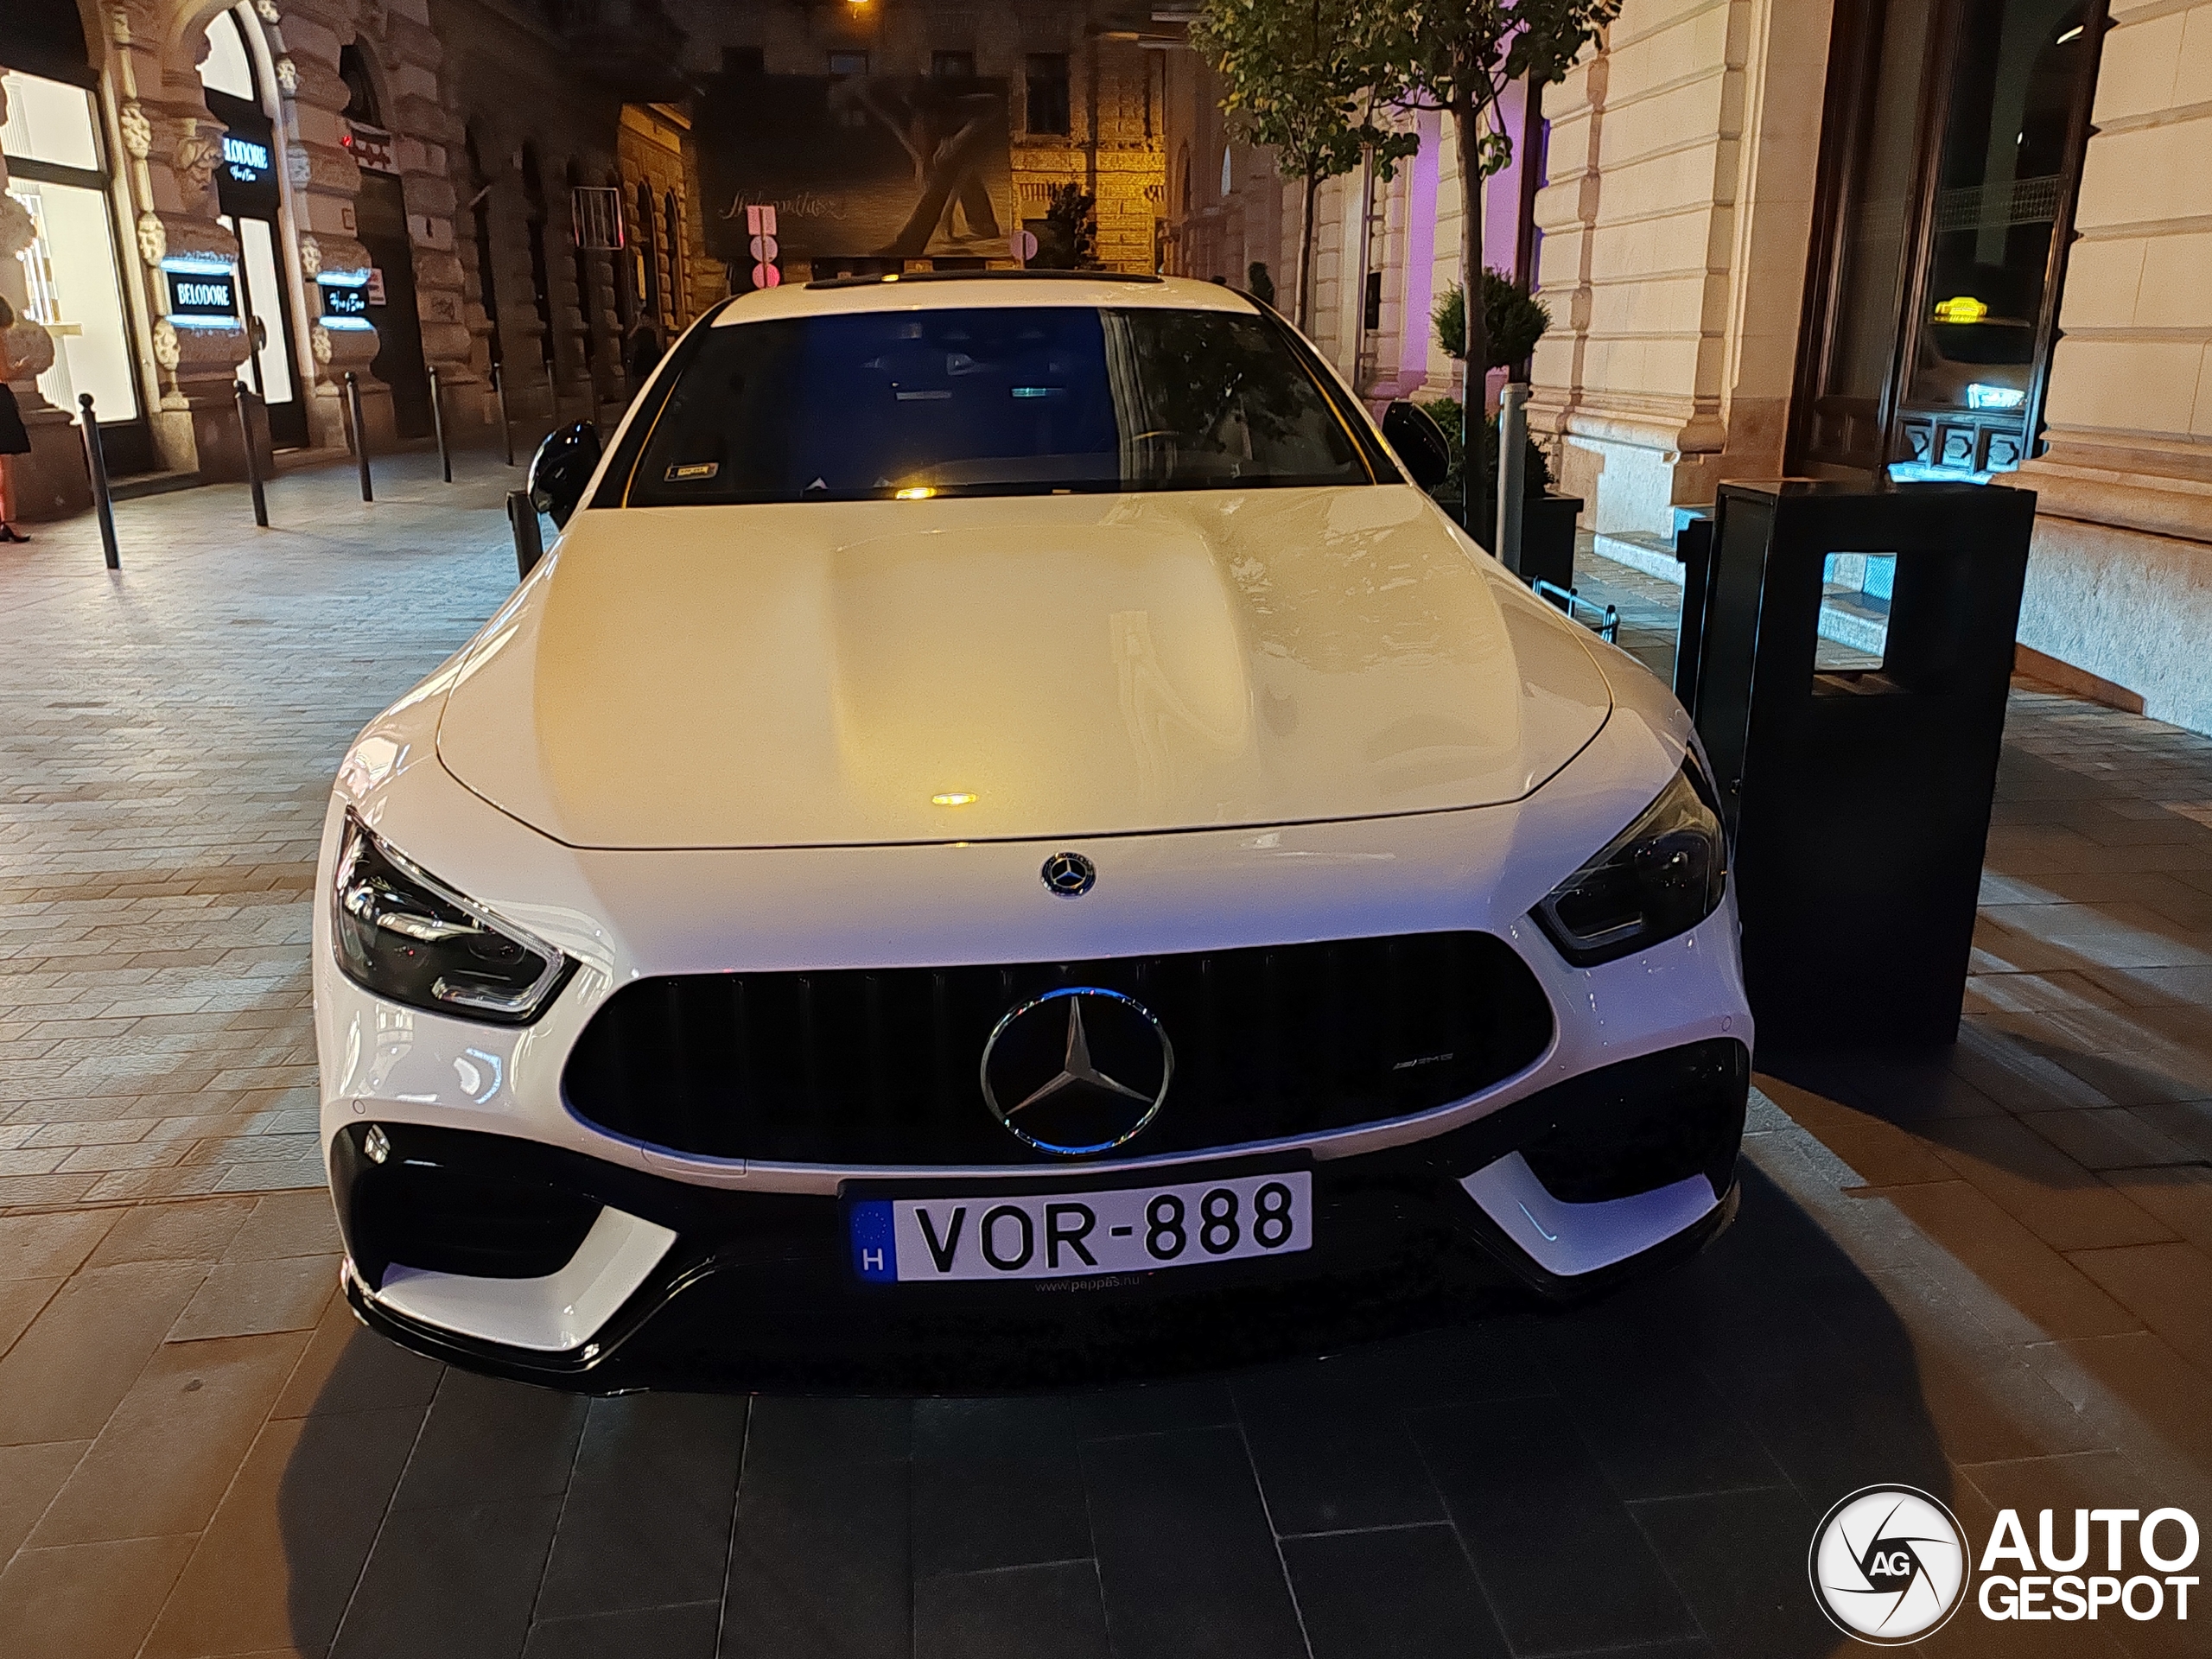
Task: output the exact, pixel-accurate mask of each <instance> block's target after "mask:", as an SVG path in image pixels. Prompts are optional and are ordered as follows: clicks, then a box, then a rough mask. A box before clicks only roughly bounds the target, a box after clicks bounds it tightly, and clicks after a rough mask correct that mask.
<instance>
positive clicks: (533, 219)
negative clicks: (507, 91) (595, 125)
mask: <svg viewBox="0 0 2212 1659" xmlns="http://www.w3.org/2000/svg"><path fill="white" fill-rule="evenodd" d="M522 200H523V208H524V213H526V214H527V215H528V217H529V221H530V296H531V302H532V303H533V304H535V306H536V307H537V350H538V354H539V355H540V356H541V357H543V359H545V371H546V372H547V373H548V374H550V373H551V372H553V360H554V359H553V279H552V277H551V274H550V271H549V270H547V267H546V263H545V175H544V174H543V171H541V170H540V169H539V168H538V165H537V145H535V144H532V143H525V144H524V145H523V147H522Z"/></svg>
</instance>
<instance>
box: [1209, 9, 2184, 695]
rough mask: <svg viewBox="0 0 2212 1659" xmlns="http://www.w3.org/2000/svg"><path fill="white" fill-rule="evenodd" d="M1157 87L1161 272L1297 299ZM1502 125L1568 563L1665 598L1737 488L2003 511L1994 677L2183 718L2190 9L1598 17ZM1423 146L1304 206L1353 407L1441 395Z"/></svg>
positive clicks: (1254, 178)
mask: <svg viewBox="0 0 2212 1659" xmlns="http://www.w3.org/2000/svg"><path fill="white" fill-rule="evenodd" d="M1168 84H1169V87H1170V97H1169V107H1170V111H1171V113H1170V119H1169V132H1170V143H1171V147H1172V160H1171V174H1170V188H1171V204H1170V212H1169V216H1168V225H1167V226H1166V232H1165V235H1166V240H1167V243H1168V246H1169V250H1170V251H1169V256H1168V258H1169V264H1170V265H1171V267H1172V268H1173V269H1177V270H1183V271H1185V272H1187V273H1189V274H1192V275H1196V276H1202V277H1211V276H1217V275H1219V276H1224V277H1227V278H1228V279H1229V280H1230V281H1232V282H1237V283H1242V282H1243V281H1244V280H1245V277H1244V270H1245V268H1246V264H1248V263H1249V262H1250V261H1254V260H1262V259H1265V260H1267V262H1268V264H1269V265H1270V275H1271V276H1272V277H1273V282H1274V289H1275V291H1276V295H1277V300H1278V303H1279V304H1281V305H1282V306H1283V308H1285V309H1286V310H1287V309H1289V308H1290V304H1291V298H1290V296H1292V295H1293V294H1294V271H1295V268H1296V267H1295V255H1296V245H1297V225H1298V219H1299V210H1298V200H1297V192H1296V190H1295V188H1294V187H1293V186H1291V185H1289V184H1287V182H1286V181H1283V180H1282V179H1281V178H1280V176H1279V175H1277V174H1276V173H1275V171H1274V168H1273V167H1272V166H1271V165H1270V163H1269V161H1268V157H1267V156H1264V155H1262V154H1260V153H1257V152H1252V151H1249V150H1248V149H1244V148H1243V147H1241V146H1239V145H1237V144H1236V143H1235V142H1234V135H1233V130H1231V129H1230V128H1229V127H1228V126H1226V125H1225V124H1224V119H1223V117H1222V115H1221V112H1220V111H1219V110H1218V108H1217V107H1216V103H1217V93H1216V90H1215V89H1214V87H1213V86H1212V85H1211V78H1210V77H1209V76H1208V75H1207V74H1206V73H1205V70H1204V68H1203V66H1200V65H1198V64H1196V63H1195V61H1194V60H1192V59H1191V57H1190V55H1189V54H1188V53H1187V52H1185V53H1182V54H1175V55H1173V56H1171V61H1170V68H1169V72H1168ZM1408 119H1411V118H1408ZM1507 120H1508V124H1509V127H1510V128H1512V129H1513V130H1515V136H1516V152H1517V154H1516V168H1518V169H1519V171H1518V174H1517V176H1516V175H1501V178H1499V179H1493V180H1491V181H1488V182H1487V183H1486V185H1485V195H1484V202H1485V207H1484V237H1485V245H1486V257H1488V259H1489V261H1490V263H1491V264H1492V266H1493V268H1495V269H1497V270H1505V271H1510V272H1514V273H1515V274H1516V275H1521V276H1523V277H1528V278H1531V279H1533V284H1532V285H1533V286H1534V287H1535V290H1536V292H1537V295H1538V297H1539V298H1540V299H1541V300H1542V301H1543V302H1544V303H1545V304H1546V306H1547V308H1548V310H1549V312H1550V314H1551V318H1552V324H1551V327H1550V329H1549V331H1548V334H1546V335H1545V337H1544V339H1543V340H1542V341H1541V344H1539V346H1537V348H1536V351H1535V356H1534V359H1533V361H1532V363H1531V365H1530V378H1531V379H1532V381H1533V385H1532V389H1531V397H1530V404H1529V411H1530V419H1531V423H1532V425H1533V427H1534V428H1535V430H1536V432H1537V433H1538V435H1539V436H1540V438H1541V441H1542V442H1544V443H1545V445H1546V447H1547V448H1548V451H1549V453H1550V457H1551V461H1552V467H1553V473H1554V478H1555V480H1556V487H1557V488H1558V489H1559V490H1560V491H1561V492H1562V493H1566V494H1569V495H1573V496H1577V497H1580V499H1581V500H1582V501H1583V504H1584V505H1583V509H1582V523H1583V525H1584V526H1585V528H1586V529H1587V530H1588V531H1592V533H1593V535H1594V537H1595V543H1596V547H1597V550H1598V551H1599V552H1601V553H1604V554H1606V555H1608V556H1612V557H1615V558H1618V559H1620V560H1623V561H1625V562H1627V563H1632V564H1637V565H1639V566H1641V567H1643V568H1644V569H1648V570H1650V571H1653V572H1654V573H1656V574H1662V575H1671V574H1674V573H1675V572H1676V571H1677V570H1678V569H1679V567H1678V566H1677V565H1676V564H1675V561H1674V559H1673V557H1672V555H1671V551H1670V550H1671V546H1672V543H1673V538H1674V534H1675V512H1676V510H1677V509H1678V508H1681V507H1686V506H1692V505H1703V504H1706V503H1709V502H1711V501H1712V500H1713V499H1714V496H1715V493H1716V492H1717V490H1718V488H1719V485H1720V484H1721V483H1722V482H1723V481H1725V480H1728V479H1732V478H1773V477H1777V476H1799V477H1820V478H1832V479H1840V480H1862V481H1872V480H1877V479H1881V478H1887V479H1893V480H1911V479H1916V478H1952V479H1972V480H1979V481H1982V482H1985V483H1987V484H1990V485H1991V486H2013V487H2023V488H2032V489H2034V490H2035V491H2036V492H2037V504H2038V518H2037V531H2036V538H2035V543H2034V548H2033V552H2032V556H2031V562H2030V567H2029V575H2028V588H2027V595H2026V600H2025V603H2024V609H2023V613H2022V616H2021V620H2020V628H2019V635H2018V639H2019V644H2020V647H2021V651H2022V660H2023V663H2024V665H2026V666H2028V667H2029V668H2031V669H2032V670H2033V671H2036V672H2037V673H2039V674H2042V675H2044V676H2045V677H2054V678H2056V679H2058V680H2060V681H2061V682H2063V683H2069V684H2071V685H2073V686H2074V687H2075V688H2076V689H2078V690H2082V691H2084V692H2086V693H2088V695H2092V696H2098V697H2101V698H2104V699H2106V700H2107V701H2111V702H2116V703H2119V704H2120V705H2122V706H2126V707H2132V708H2140V709H2145V710H2146V711H2147V712H2149V713H2150V714H2152V715H2157V716H2159V717H2161V718H2164V719H2167V720H2171V721H2176V722H2177V723H2179V724H2182V725H2185V726H2189V727H2191V728H2195V729H2197V730H2201V731H2202V730H2212V674H2207V673H2206V672H2205V671H2204V670H2203V668H2202V650H2201V645H2200V644H2199V643H2198V642H2201V641H2202V640H2203V639H2206V638H2209V637H2212V280H2208V279H2207V277H2206V275H2205V273H2206V272H2207V271H2208V270H2212V243H2208V242H2207V239H2206V238H2207V236H2208V234H2212V232H2207V231H2206V229H2205V226H2206V225H2207V224H2208V222H2212V219H2208V213H2212V207H2208V204H2207V201H2206V200H2205V192H2206V190H2207V189H2208V188H2212V187H2208V185H2207V183H2206V179H2207V176H2208V175H2207V170H2206V168H2205V167H2204V165H2203V162H2204V159H2205V158H2206V157H2207V156H2212V4H2208V3H2205V0H2196V3H2186V0H2183V3H2176V0H2142V3H2132V0H2111V3H2109V4H2107V3H2103V0H1722V3H1717V4H1707V5H1697V6H1685V5H1682V4H1681V3H1678V0H1625V3H1624V5H1623V8H1622V10H1621V13H1620V16H1619V17H1618V19H1617V21H1616V22H1614V23H1613V24H1612V26H1611V29H1609V30H1608V31H1607V33H1606V35H1605V37H1604V38H1603V39H1602V40H1601V41H1599V43H1598V44H1597V45H1596V46H1595V47H1594V48H1593V49H1592V50H1591V51H1589V52H1587V53H1586V54H1585V55H1584V57H1583V58H1582V60H1580V62H1579V63H1577V64H1576V65H1575V66H1574V67H1573V70H1572V71H1571V72H1570V73H1569V74H1568V75H1567V78H1566V79H1565V80H1564V81H1563V82H1561V83H1560V84H1559V85H1556V86H1551V87H1548V88H1547V89H1545V91H1544V92H1543V94H1542V97H1541V100H1540V107H1539V109H1538V111H1536V118H1535V119H1533V120H1530V119H1528V118H1526V116H1524V115H1518V114H1516V113H1513V112H1509V113H1508V117H1507ZM1522 123H1525V124H1522ZM1439 136H1440V137H1448V135H1439ZM1430 140H1431V135H1430V134H1429V133H1428V131H1427V130H1425V129H1424V130H1423V131H1422V146H1421V154H1420V156H1417V157H1415V158H1414V160H1413V161H1412V162H1409V163H1406V164H1403V165H1402V166H1401V168H1400V169H1399V176H1398V177H1397V178H1396V179H1395V180H1392V181H1377V180H1376V179H1375V178H1374V177H1373V176H1372V174H1371V172H1362V173H1358V174H1355V175H1351V176H1349V177H1347V178H1345V179H1343V180H1338V181H1330V182H1329V183H1328V184H1325V185H1324V187H1323V188H1322V190H1321V193H1320V198H1319V204H1318V208H1317V213H1316V220H1317V224H1316V232H1315V253H1314V259H1315V282H1314V285H1313V302H1312V310H1311V315H1309V317H1308V319H1307V328H1308V332H1309V333H1310V334H1312V335H1313V338H1314V339H1315V340H1316V341H1317V343H1319V344H1320V345H1321V346H1323V347H1324V349H1325V350H1326V351H1327V352H1328V353H1330V355H1331V356H1332V359H1333V360H1334V361H1335V362H1336V363H1337V364H1338V366H1339V367H1340V368H1341V369H1343V370H1344V372H1345V373H1346V374H1347V376H1349V377H1350V378H1352V380H1353V382H1354V384H1355V385H1357V387H1358V389H1359V390H1360V391H1363V393H1365V394H1367V395H1368V396H1369V397H1370V398H1371V399H1374V400H1376V401H1378V402H1379V401H1380V400H1381V399H1382V398H1383V397H1387V396H1392V395H1398V396H1403V395H1413V394H1415V393H1421V392H1426V393H1441V392H1445V391H1450V390H1451V389H1452V386H1453V385H1455V384H1457V382H1456V379H1455V377H1454V376H1453V375H1452V372H1451V371H1452V368H1453V367H1455V366H1456V365H1450V364H1448V363H1447V362H1446V361H1444V360H1443V359H1441V357H1440V353H1438V352H1437V351H1436V350H1435V347H1434V345H1433V338H1432V337H1430V336H1429V335H1428V334H1427V332H1426V321H1425V317H1424V315H1423V314H1424V312H1425V309H1426V307H1427V304H1428V303H1429V302H1433V297H1434V296H1436V295H1438V294H1440V293H1441V292H1442V291H1443V289H1445V287H1446V285H1448V284H1449V283H1452V282H1453V281H1456V280H1458V277H1459V270H1458V269H1457V264H1458V260H1457V245H1458V219H1457V214H1458V203H1459V191H1458V188H1457V180H1456V177H1455V176H1454V175H1453V172H1452V156H1453V146H1452V144H1451V143H1448V142H1445V143H1440V144H1437V145H1435V146H1432V143H1431V141H1430ZM1269 251H1272V254H1273V257H1269Z"/></svg>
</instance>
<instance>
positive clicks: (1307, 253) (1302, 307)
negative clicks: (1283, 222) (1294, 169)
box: [1298, 165, 1321, 334]
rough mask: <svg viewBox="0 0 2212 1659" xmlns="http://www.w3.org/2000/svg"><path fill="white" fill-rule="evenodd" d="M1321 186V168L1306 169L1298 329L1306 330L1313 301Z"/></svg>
mask: <svg viewBox="0 0 2212 1659" xmlns="http://www.w3.org/2000/svg"><path fill="white" fill-rule="evenodd" d="M1320 188H1321V174H1320V169H1319V168H1315V167H1313V166H1311V165H1309V166H1308V167H1307V168H1306V207H1305V211H1304V213H1301V214H1300V218H1299V221H1298V329H1299V332H1300V334H1304V333H1306V318H1307V314H1308V312H1309V311H1310V310H1311V308H1312V306H1313V198H1314V195H1315V194H1316V193H1317V192H1318V191H1319V189H1320Z"/></svg>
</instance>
